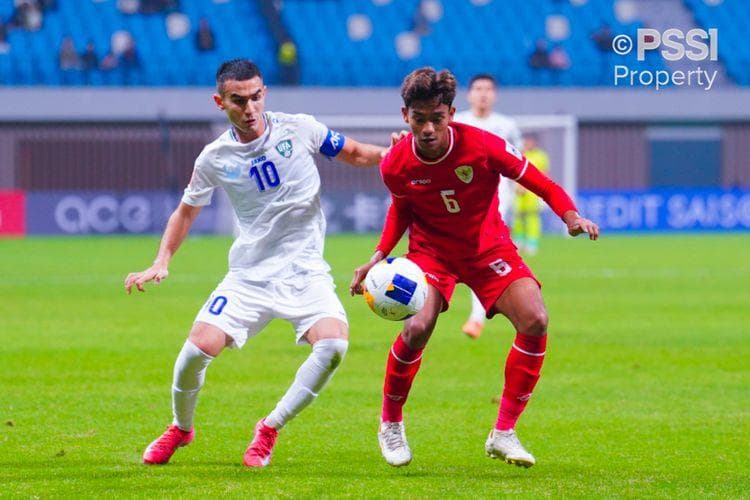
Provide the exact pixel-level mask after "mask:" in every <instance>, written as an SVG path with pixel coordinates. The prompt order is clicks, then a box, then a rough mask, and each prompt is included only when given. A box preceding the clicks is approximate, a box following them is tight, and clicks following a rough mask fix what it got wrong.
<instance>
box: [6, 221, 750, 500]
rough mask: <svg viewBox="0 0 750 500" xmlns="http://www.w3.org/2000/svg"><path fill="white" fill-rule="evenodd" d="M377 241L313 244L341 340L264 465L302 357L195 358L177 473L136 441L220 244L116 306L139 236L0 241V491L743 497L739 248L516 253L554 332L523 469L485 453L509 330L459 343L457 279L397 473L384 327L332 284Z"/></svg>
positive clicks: (746, 412)
mask: <svg viewBox="0 0 750 500" xmlns="http://www.w3.org/2000/svg"><path fill="white" fill-rule="evenodd" d="M374 242H375V236H333V237H329V238H328V240H327V247H326V253H327V257H328V259H329V262H330V263H331V265H332V267H333V273H334V276H335V278H336V281H337V284H338V291H339V294H340V296H341V297H342V300H343V302H344V306H345V308H346V310H347V312H348V314H349V318H350V323H351V347H350V351H349V353H348V355H347V358H346V360H345V361H344V363H343V365H342V367H341V369H340V370H339V372H338V374H337V375H336V377H335V378H334V380H333V382H332V383H331V385H330V386H329V387H328V388H327V389H326V390H325V391H323V393H322V395H321V396H320V398H319V399H318V400H317V402H315V404H313V405H312V406H311V407H310V408H308V410H307V411H305V412H304V413H303V414H302V415H301V416H300V417H299V418H298V419H296V420H295V421H293V422H291V423H290V424H289V425H288V426H287V428H286V429H284V430H283V432H282V433H281V435H280V438H279V442H278V446H277V448H276V451H275V455H274V459H273V462H272V464H271V466H270V467H269V468H267V469H265V470H248V469H246V468H244V467H243V466H242V465H241V464H242V454H243V452H244V450H245V447H246V446H247V443H248V442H249V440H250V438H251V434H252V427H253V425H254V424H255V422H256V421H257V420H258V419H259V418H260V417H262V416H264V415H265V414H266V413H267V412H268V411H269V410H270V409H271V408H272V407H273V405H274V404H275V402H276V400H277V399H278V398H279V397H280V396H281V394H282V393H283V391H284V390H285V388H286V387H287V385H288V384H289V382H290V381H291V379H292V377H293V374H294V372H295V371H296V369H297V366H298V365H299V363H300V362H301V361H302V360H303V359H304V358H305V357H306V356H307V354H308V350H307V349H306V348H302V347H296V346H295V345H294V340H293V333H292V330H291V327H290V326H288V325H287V324H285V323H281V322H275V323H272V324H271V326H270V327H269V328H267V330H266V331H264V332H263V333H262V334H261V335H260V336H258V337H256V338H255V339H253V340H251V341H250V342H249V343H248V344H247V345H246V346H245V348H244V349H242V350H240V351H236V350H232V351H225V353H223V354H222V356H220V357H219V358H218V359H217V360H216V361H215V362H214V363H213V364H212V365H211V367H210V368H209V370H208V376H207V383H206V386H205V388H204V390H203V392H202V395H201V399H200V402H199V405H198V412H197V421H196V429H197V437H196V440H195V441H194V443H193V444H192V445H190V446H188V447H187V448H183V449H181V450H180V451H178V452H177V454H176V455H175V456H174V457H173V459H172V462H171V463H170V464H169V465H167V466H162V467H147V466H144V465H141V464H140V462H139V460H140V456H141V453H142V451H143V448H144V447H145V446H146V445H147V444H148V442H149V441H151V440H152V439H153V438H154V437H156V436H157V435H158V434H159V433H160V432H161V431H162V430H163V429H164V427H165V425H166V424H167V423H168V422H169V420H170V401H169V386H170V381H171V372H172V364H173V361H174V359H175V357H176V355H177V352H178V350H179V349H180V346H181V345H182V343H183V341H184V338H185V335H186V333H187V331H188V329H189V328H190V325H191V323H192V320H193V317H194V315H195V313H196V311H197V310H198V308H199V307H200V306H201V305H202V303H203V302H204V300H205V299H206V297H207V295H208V294H209V292H210V291H211V290H212V289H213V287H214V286H215V284H216V283H217V282H218V281H219V280H220V278H221V277H222V275H223V274H224V272H225V267H226V253H227V249H228V247H229V240H227V239H225V238H191V239H189V240H188V241H187V242H186V243H185V245H184V246H183V248H182V249H181V251H180V253H179V254H178V255H177V256H176V258H175V260H174V262H173V265H172V269H171V276H170V277H169V279H168V280H167V281H165V282H164V283H163V284H162V285H160V286H158V287H153V286H152V287H150V288H149V289H148V292H147V293H145V294H137V295H134V296H127V295H126V294H125V293H124V292H123V290H122V280H123V277H124V276H125V274H126V273H127V272H129V271H136V270H140V269H141V268H142V267H143V266H144V265H146V264H148V263H149V262H150V261H151V259H152V258H153V255H154V252H155V251H156V246H157V240H156V239H155V238H153V237H146V238H89V239H67V238H59V239H41V238H40V239H27V240H4V241H0V257H1V259H0V340H1V344H0V367H1V368H0V496H3V495H10V496H19V497H47V496H76V497H80V496H86V497H91V496H137V497H164V496H167V497H186V496H187V497H202V496H206V495H208V496H230V497H245V498H247V497H255V496H266V497H268V496H302V497H309V496H326V497H331V496H355V497H389V498H397V497H454V496H465V497H496V496H523V497H540V496H552V497H560V496H566V497H567V496H576V497H580V496H586V497H589V496H594V497H620V496H636V497H664V498H673V497H678V496H679V497H693V498H696V497H705V496H715V497H717V498H726V497H743V496H744V497H746V496H747V495H748V492H750V445H749V444H748V443H750V260H749V259H748V251H749V250H750V236H749V235H747V234H741V235H733V236H728V235H710V236H685V235H679V236H646V235H643V236H638V237H614V236H607V235H605V236H604V237H603V239H601V240H600V241H598V242H596V243H591V242H588V241H584V240H582V239H576V240H569V239H563V238H558V237H549V238H546V239H545V240H544V241H543V242H542V247H541V253H540V255H539V256H537V257H534V258H532V259H529V263H530V265H531V266H532V268H533V269H534V270H535V272H536V273H537V275H538V277H539V278H540V279H541V280H542V281H543V282H544V296H545V300H546V302H547V305H548V308H549V312H550V316H551V323H550V341H549V350H548V355H547V360H546V364H545V367H544V371H543V375H542V379H541V381H540V383H539V386H538V388H537V390H536V393H535V395H534V398H533V399H532V402H531V403H530V405H529V408H528V410H527V412H526V414H525V415H524V416H523V417H522V419H521V421H520V422H519V426H518V428H517V430H518V432H519V435H520V437H521V439H522V441H523V442H524V444H525V445H526V446H527V447H528V448H529V449H530V451H532V453H534V454H535V455H536V457H537V465H536V466H535V467H533V468H531V469H529V470H524V469H518V468H515V467H512V466H509V465H505V464H503V463H501V462H499V461H496V460H490V459H488V458H486V457H485V456H484V450H483V446H484V440H485V437H486V435H487V433H488V431H489V429H490V428H491V426H492V425H493V423H494V420H495V417H496V411H497V409H496V405H495V404H494V403H493V402H492V399H493V397H494V396H495V395H496V394H498V393H499V391H500V388H501V380H502V367H503V363H504V359H505V356H506V354H507V351H508V348H509V346H510V343H511V339H512V333H513V332H512V330H511V328H510V326H509V324H508V323H507V322H506V321H505V320H504V319H503V318H496V319H495V320H493V321H492V322H490V323H489V324H488V327H487V329H486V332H485V334H484V335H483V336H482V337H481V338H480V339H479V340H477V341H472V340H469V339H467V338H465V337H464V336H463V334H461V333H460V327H461V324H462V322H463V320H464V317H465V314H466V313H467V311H468V307H469V301H468V294H467V290H466V289H465V288H459V289H458V290H457V294H456V297H455V299H454V302H453V304H452V308H451V310H449V311H448V312H447V313H445V314H443V315H442V316H441V319H440V321H439V323H438V326H437V329H436V331H435V334H434V335H433V338H432V341H431V343H430V345H429V347H428V350H427V352H426V354H425V360H424V364H423V365H422V370H421V372H420V374H419V376H418V377H417V379H416V382H415V384H414V388H413V390H412V395H411V397H410V400H409V403H408V404H407V406H406V424H407V435H408V437H409V440H410V444H411V445H412V449H413V452H414V461H413V462H412V464H411V465H410V466H408V467H404V468H401V469H394V468H391V467H389V466H388V465H386V464H385V463H384V462H383V460H382V459H381V457H380V452H379V449H378V445H377V439H376V435H375V433H376V428H377V421H378V416H379V407H380V398H381V386H382V377H383V369H384V363H385V356H386V352H387V349H388V347H389V345H390V343H391V341H392V339H393V338H394V336H395V335H396V333H397V331H398V328H399V324H398V323H389V322H386V321H384V320H380V319H379V318H377V317H375V316H374V315H373V314H372V313H370V312H369V310H368V309H367V307H366V305H365V303H364V301H363V300H362V299H361V298H360V297H357V298H351V297H349V296H348V294H347V292H346V291H347V285H348V281H349V278H350V275H351V270H352V269H353V268H354V266H355V265H357V264H359V263H361V262H362V261H364V260H366V259H367V258H369V256H370V254H371V249H372V247H373V246H374Z"/></svg>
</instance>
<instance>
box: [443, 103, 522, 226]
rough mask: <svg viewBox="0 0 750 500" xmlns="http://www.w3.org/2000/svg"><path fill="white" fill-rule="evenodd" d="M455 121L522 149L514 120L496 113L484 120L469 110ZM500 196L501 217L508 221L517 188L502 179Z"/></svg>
mask: <svg viewBox="0 0 750 500" xmlns="http://www.w3.org/2000/svg"><path fill="white" fill-rule="evenodd" d="M453 119H454V120H455V121H457V122H460V123H466V124H467V125H471V126H473V127H477V128H481V129H482V130H486V131H487V132H490V133H492V134H495V135H499V136H500V137H502V138H503V139H505V140H507V141H508V142H510V143H511V144H512V145H513V146H515V147H516V148H517V149H521V146H522V144H521V130H520V129H519V128H518V125H517V124H516V121H515V120H514V119H513V118H510V117H508V116H505V115H501V114H500V113H494V112H492V113H490V114H489V115H487V116H486V117H484V118H480V117H478V116H476V115H474V113H472V112H471V111H470V110H469V111H461V112H460V113H456V114H455V115H454V117H453ZM498 195H499V197H500V206H499V209H500V215H501V216H502V217H503V219H504V220H506V221H507V220H508V215H509V214H510V211H511V210H512V208H513V200H514V199H515V196H516V193H515V186H514V185H513V182H512V181H511V180H510V179H506V178H505V177H501V178H500V184H499V186H498Z"/></svg>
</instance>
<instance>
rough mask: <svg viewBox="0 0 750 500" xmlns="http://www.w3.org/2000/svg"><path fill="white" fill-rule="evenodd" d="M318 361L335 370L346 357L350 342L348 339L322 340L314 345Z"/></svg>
mask: <svg viewBox="0 0 750 500" xmlns="http://www.w3.org/2000/svg"><path fill="white" fill-rule="evenodd" d="M312 349H313V353H314V354H315V357H316V359H317V361H318V362H319V363H320V364H321V365H322V366H325V367H327V368H328V369H329V370H335V369H336V368H338V366H339V365H340V364H341V361H343V359H344V356H346V351H347V349H349V341H348V340H346V339H321V340H318V341H317V342H315V344H314V345H313V348H312Z"/></svg>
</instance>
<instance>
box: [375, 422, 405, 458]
mask: <svg viewBox="0 0 750 500" xmlns="http://www.w3.org/2000/svg"><path fill="white" fill-rule="evenodd" d="M378 442H379V443H380V451H381V452H382V453H383V458H385V461H386V462H388V464H389V465H392V466H394V467H402V466H404V465H409V462H411V448H409V443H408V442H407V441H406V432H405V431H404V423H403V422H381V423H380V430H379V431H378Z"/></svg>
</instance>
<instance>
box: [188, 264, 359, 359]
mask: <svg viewBox="0 0 750 500" xmlns="http://www.w3.org/2000/svg"><path fill="white" fill-rule="evenodd" d="M335 289H336V286H335V285H334V284H333V279H332V278H331V276H330V275H328V274H320V273H316V274H312V275H306V276H296V277H291V278H288V279H285V280H277V281H274V282H268V283H258V282H249V281H245V280H242V279H241V278H240V277H238V276H236V275H235V274H233V273H231V272H230V273H228V274H227V275H226V276H225V277H224V279H223V280H222V281H221V283H219V285H218V286H217V287H216V289H215V290H214V291H213V293H212V294H211V296H210V297H209V298H208V300H207V301H206V303H205V304H204V305H203V307H202V308H201V310H200V311H199V312H198V315H197V316H196V317H195V321H201V322H203V323H208V324H209V325H213V326H215V327H217V328H220V329H221V330H222V331H223V332H224V333H226V334H227V335H229V336H230V337H232V340H233V342H232V345H231V346H230V347H237V348H240V347H242V346H243V345H244V344H245V342H246V341H247V339H248V338H251V337H254V336H255V335H257V334H258V333H259V332H260V331H261V330H262V329H263V328H265V326H266V325H267V324H268V323H269V322H270V321H271V320H272V319H284V320H287V321H289V322H290V323H291V324H292V326H293V327H294V331H295V333H296V335H297V344H305V343H307V340H306V339H305V338H304V337H303V335H304V334H305V333H306V332H307V330H309V329H310V327H312V326H313V325H314V324H315V323H316V322H317V321H318V320H320V319H323V318H334V319H338V320H340V321H343V322H344V323H346V324H347V325H348V322H347V320H346V313H345V312H344V306H342V305H341V301H340V300H339V298H338V297H337V296H336V292H335Z"/></svg>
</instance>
